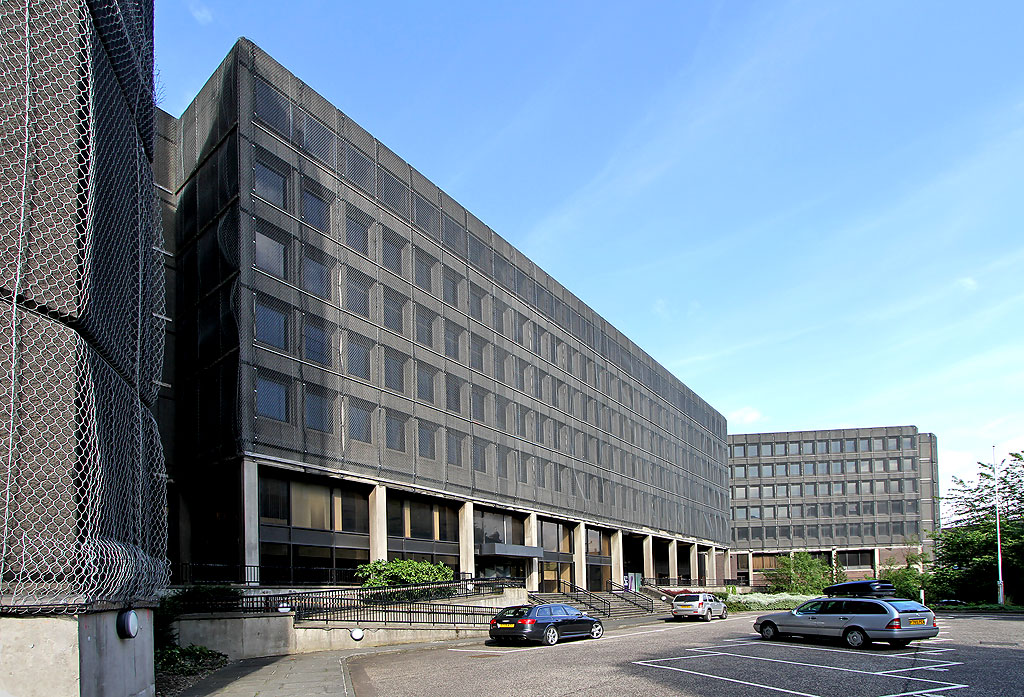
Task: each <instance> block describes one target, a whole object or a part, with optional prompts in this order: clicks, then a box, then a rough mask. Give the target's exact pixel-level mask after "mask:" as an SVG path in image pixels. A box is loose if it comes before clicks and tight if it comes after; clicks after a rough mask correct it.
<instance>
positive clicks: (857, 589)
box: [825, 579, 896, 598]
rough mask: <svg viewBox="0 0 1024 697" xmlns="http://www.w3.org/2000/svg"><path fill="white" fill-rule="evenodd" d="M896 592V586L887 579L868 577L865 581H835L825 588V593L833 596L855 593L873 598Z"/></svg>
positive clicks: (887, 595)
mask: <svg viewBox="0 0 1024 697" xmlns="http://www.w3.org/2000/svg"><path fill="white" fill-rule="evenodd" d="M895 594H896V588H895V586H893V585H892V584H891V583H889V582H888V581H879V580H877V579H868V580H865V581H849V582H848V583H837V584H835V585H834V586H829V587H828V588H826V589H825V595H827V596H829V597H835V596H837V595H847V596H849V595H855V596H867V597H874V598H884V597H889V596H893V595H895Z"/></svg>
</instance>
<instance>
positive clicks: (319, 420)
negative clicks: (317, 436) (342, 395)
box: [305, 385, 334, 433]
mask: <svg viewBox="0 0 1024 697" xmlns="http://www.w3.org/2000/svg"><path fill="white" fill-rule="evenodd" d="M305 416H306V428H311V429H313V430H315V431H323V432H324V433H333V432H334V395H331V394H329V393H327V392H325V391H323V390H318V389H316V388H315V387H312V386H309V385H307V386H306V414H305Z"/></svg>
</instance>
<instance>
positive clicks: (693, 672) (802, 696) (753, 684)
mask: <svg viewBox="0 0 1024 697" xmlns="http://www.w3.org/2000/svg"><path fill="white" fill-rule="evenodd" d="M708 655H711V654H708ZM686 658H693V656H687V657H686ZM659 660H661V659H659ZM634 663H635V664H636V665H640V666H648V667H650V668H661V669H662V670H674V671H677V672H679V673H689V674H690V675H700V676H701V677H704V678H714V679H715V680H724V681H725V682H734V683H739V684H740V685H747V686H749V687H760V688H762V689H764V690H774V691H776V692H785V693H786V694H787V695H799V697H821V696H820V695H815V694H811V693H810V692H797V691H796V690H787V689H786V688H784V687H774V686H772V685H762V684H760V683H756V682H748V681H747V680H737V679H736V678H727V677H725V676H723V675H712V674H711V673H701V672H698V671H696V670H686V669H685V668H676V667H675V666H656V665H653V664H651V663H650V662H648V661H634Z"/></svg>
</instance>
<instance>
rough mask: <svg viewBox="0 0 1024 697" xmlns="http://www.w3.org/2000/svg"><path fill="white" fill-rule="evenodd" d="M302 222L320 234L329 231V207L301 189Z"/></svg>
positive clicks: (304, 189) (312, 194)
mask: <svg viewBox="0 0 1024 697" xmlns="http://www.w3.org/2000/svg"><path fill="white" fill-rule="evenodd" d="M302 220H303V221H305V222H306V224H308V225H311V226H312V227H315V228H316V229H317V230H319V231H320V232H324V233H329V232H330V231H331V206H330V204H329V203H327V201H325V200H324V199H323V198H321V197H320V196H317V195H316V194H314V193H313V192H312V191H310V190H309V189H306V188H303V189H302Z"/></svg>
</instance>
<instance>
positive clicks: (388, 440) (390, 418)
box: [384, 409, 406, 453]
mask: <svg viewBox="0 0 1024 697" xmlns="http://www.w3.org/2000/svg"><path fill="white" fill-rule="evenodd" d="M405 422H406V417H405V415H403V414H399V413H397V412H394V411H391V410H390V409H387V410H385V412H384V445H385V446H387V447H388V448H390V449H391V450H399V451H401V452H403V453H404V452H405Z"/></svg>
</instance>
